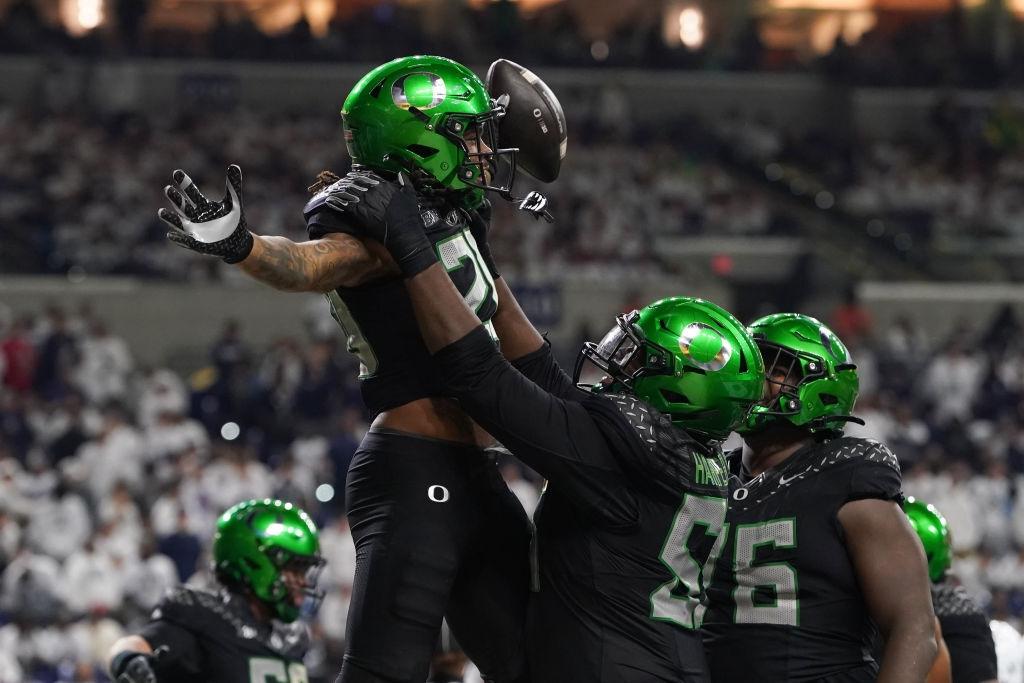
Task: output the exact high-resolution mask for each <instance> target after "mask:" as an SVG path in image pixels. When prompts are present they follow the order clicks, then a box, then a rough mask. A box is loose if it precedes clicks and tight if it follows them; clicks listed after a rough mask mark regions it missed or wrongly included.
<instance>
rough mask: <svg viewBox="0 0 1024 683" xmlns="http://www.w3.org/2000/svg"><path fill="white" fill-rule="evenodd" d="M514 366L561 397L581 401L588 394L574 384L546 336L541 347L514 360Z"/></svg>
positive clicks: (537, 383)
mask: <svg viewBox="0 0 1024 683" xmlns="http://www.w3.org/2000/svg"><path fill="white" fill-rule="evenodd" d="M512 367H514V368H515V369H516V370H518V371H519V372H521V373H523V375H524V376H526V377H527V378H528V379H529V380H530V381H531V382H533V383H534V384H536V385H537V386H539V387H541V388H543V389H546V390H547V391H549V392H551V393H552V394H554V395H555V396H558V397H560V398H564V399H567V400H576V401H580V400H583V399H584V398H586V396H587V394H586V393H584V392H582V391H580V390H579V389H578V388H577V387H576V385H575V384H573V382H572V380H571V379H569V375H567V374H565V371H564V370H562V368H561V366H560V365H559V364H558V363H557V361H555V356H554V354H552V353H551V342H549V341H548V340H547V339H546V338H545V339H544V345H543V346H541V347H540V348H539V349H537V350H536V351H532V352H530V353H528V354H526V355H525V356H520V357H519V358H516V359H515V360H514V361H512Z"/></svg>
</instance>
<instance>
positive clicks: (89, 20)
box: [60, 0, 106, 36]
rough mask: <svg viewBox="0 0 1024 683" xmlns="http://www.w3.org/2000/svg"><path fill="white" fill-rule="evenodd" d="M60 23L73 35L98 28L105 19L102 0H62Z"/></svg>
mask: <svg viewBox="0 0 1024 683" xmlns="http://www.w3.org/2000/svg"><path fill="white" fill-rule="evenodd" d="M60 16H61V23H63V24H64V27H65V28H66V29H67V31H68V33H70V34H71V35H73V36H80V35H82V34H84V33H88V32H89V31H92V30H93V29H95V28H98V27H99V26H100V25H102V24H103V22H104V21H105V20H106V15H105V12H104V7H103V0H62V2H61V3H60Z"/></svg>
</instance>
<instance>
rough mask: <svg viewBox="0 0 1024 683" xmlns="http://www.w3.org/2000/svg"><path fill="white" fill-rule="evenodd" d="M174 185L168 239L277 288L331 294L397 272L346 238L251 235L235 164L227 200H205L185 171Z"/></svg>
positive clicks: (165, 217) (166, 213)
mask: <svg viewBox="0 0 1024 683" xmlns="http://www.w3.org/2000/svg"><path fill="white" fill-rule="evenodd" d="M172 180H173V185H168V186H167V187H165V188H164V193H165V194H166V195H167V198H168V199H169V200H170V202H171V205H172V207H173V211H172V210H168V209H160V210H159V211H158V215H159V217H160V219H161V220H162V221H164V222H165V223H166V224H167V225H168V226H169V227H170V232H168V233H167V238H168V239H170V240H171V241H172V242H174V243H175V244H177V245H179V246H182V247H185V248H186V249H191V250H192V251H196V252H199V253H200V254H209V255H211V256H217V257H219V258H222V259H223V260H224V261H225V262H227V263H232V264H238V266H239V267H240V268H241V269H242V270H244V271H245V272H246V273H248V274H249V275H251V276H252V277H254V278H255V279H257V280H259V281H260V282H263V283H264V284H267V285H270V286H271V287H274V288H275V289H280V290H283V291H289V292H329V291H331V290H333V289H335V288H336V287H344V286H353V285H357V284H360V283H362V282H364V281H365V280H366V279H368V278H370V277H372V276H374V275H378V274H382V273H386V272H389V270H392V271H393V268H391V267H390V264H388V263H386V262H385V260H384V259H383V258H382V257H381V255H379V254H375V253H373V252H371V251H370V250H369V249H368V248H367V247H366V246H365V245H364V244H363V243H362V242H360V241H359V240H358V239H356V238H355V237H352V236H351V235H346V234H344V233H340V232H334V233H329V234H327V235H324V236H323V237H321V238H320V239H314V240H310V241H308V242H293V241H291V240H290V239H288V238H286V237H277V236H260V235H254V234H253V233H251V232H250V231H249V229H248V225H247V224H246V220H245V211H244V209H243V207H242V169H241V168H239V167H238V166H236V165H234V164H232V165H231V166H229V167H228V171H227V180H226V182H225V187H226V189H225V193H224V198H223V199H221V201H219V202H215V201H211V200H209V199H207V198H206V197H205V196H204V195H203V194H202V193H201V192H200V191H199V188H197V187H196V185H195V183H193V182H192V179H191V178H189V176H188V175H187V174H186V173H185V172H184V171H181V170H176V171H174V173H173V174H172Z"/></svg>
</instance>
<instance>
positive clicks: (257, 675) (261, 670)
mask: <svg viewBox="0 0 1024 683" xmlns="http://www.w3.org/2000/svg"><path fill="white" fill-rule="evenodd" d="M249 683H309V674H308V673H307V672H306V667H305V666H304V665H302V664H300V663H299V662H292V663H291V664H289V665H288V666H287V668H286V667H285V663H284V662H283V661H281V660H280V659H270V658H269V657H253V658H251V659H250V660H249Z"/></svg>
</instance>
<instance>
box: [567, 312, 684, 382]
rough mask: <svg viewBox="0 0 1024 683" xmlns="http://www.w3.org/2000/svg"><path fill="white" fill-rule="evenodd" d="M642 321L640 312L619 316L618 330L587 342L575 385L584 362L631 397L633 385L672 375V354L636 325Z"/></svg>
mask: <svg viewBox="0 0 1024 683" xmlns="http://www.w3.org/2000/svg"><path fill="white" fill-rule="evenodd" d="M639 318H640V313H639V311H633V312H632V313H628V314H626V315H620V316H617V317H616V318H615V327H613V328H612V329H611V330H609V331H608V333H607V334H606V335H604V337H603V338H602V339H601V341H599V342H598V343H596V344H595V343H594V342H586V343H585V344H584V345H583V348H582V349H581V350H580V355H579V356H578V357H577V359H576V367H575V369H574V371H573V381H574V382H577V383H579V380H580V375H581V374H582V372H583V363H584V361H590V362H591V363H593V364H594V365H596V366H597V367H598V368H600V369H601V371H602V372H604V373H605V375H607V377H608V378H609V379H610V380H611V383H612V384H619V385H621V386H622V387H624V388H625V389H627V390H628V391H630V392H631V393H632V392H633V383H634V382H635V381H636V380H637V379H639V378H640V377H645V376H649V375H670V374H672V370H671V367H672V364H671V363H670V362H669V357H670V354H669V352H668V351H667V350H666V349H663V348H661V347H660V346H658V345H657V344H653V343H651V342H649V341H648V340H647V339H645V338H644V334H643V332H642V331H641V330H640V329H639V328H638V327H637V326H636V324H635V323H636V321H637V320H639Z"/></svg>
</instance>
